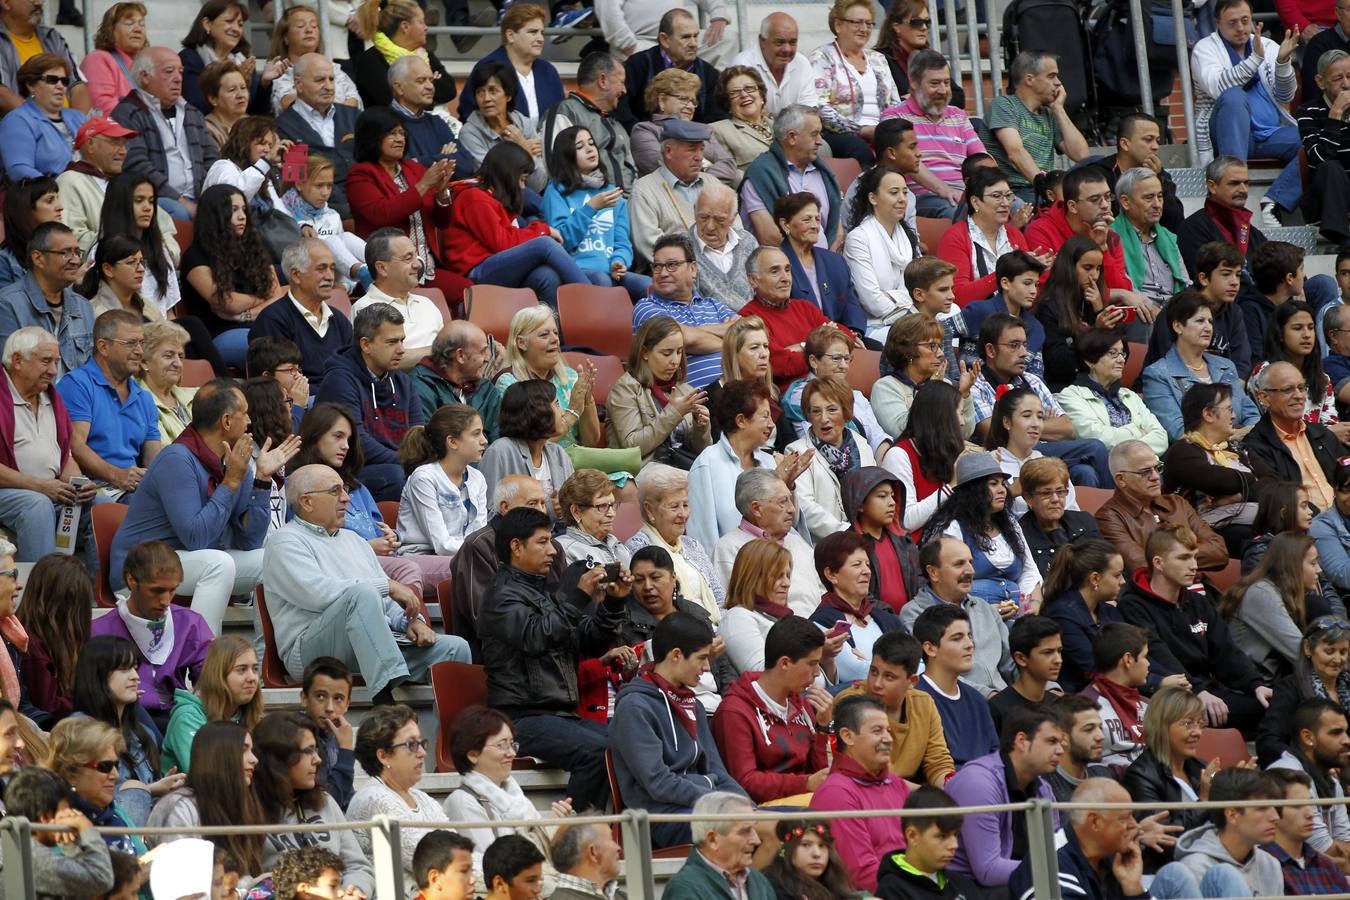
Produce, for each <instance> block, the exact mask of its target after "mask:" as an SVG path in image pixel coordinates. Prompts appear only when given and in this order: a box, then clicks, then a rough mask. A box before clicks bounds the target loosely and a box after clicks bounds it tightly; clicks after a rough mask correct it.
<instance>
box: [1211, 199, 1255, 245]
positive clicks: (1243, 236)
mask: <svg viewBox="0 0 1350 900" xmlns="http://www.w3.org/2000/svg"><path fill="white" fill-rule="evenodd" d="M1205 212H1207V213H1209V217H1210V218H1211V219H1213V220H1214V225H1215V227H1216V228H1218V229H1219V234H1221V235H1223V238H1224V240H1225V241H1227V242H1228V243H1230V244H1232V245H1233V246H1235V247H1237V248H1238V249H1239V250H1241V251H1242V255H1243V256H1244V257H1245V256H1246V255H1247V242H1248V241H1249V240H1250V239H1251V236H1252V212H1251V210H1249V209H1233V208H1232V207H1231V206H1225V205H1223V204H1222V203H1220V202H1219V201H1217V200H1215V199H1214V198H1213V197H1211V198H1209V199H1208V200H1206V201H1205Z"/></svg>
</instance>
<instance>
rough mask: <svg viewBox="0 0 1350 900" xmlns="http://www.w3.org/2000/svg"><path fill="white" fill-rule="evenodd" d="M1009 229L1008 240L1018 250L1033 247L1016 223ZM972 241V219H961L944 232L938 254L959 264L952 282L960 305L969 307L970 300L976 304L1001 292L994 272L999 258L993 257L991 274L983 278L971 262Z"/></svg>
mask: <svg viewBox="0 0 1350 900" xmlns="http://www.w3.org/2000/svg"><path fill="white" fill-rule="evenodd" d="M1006 227H1007V229H1008V243H1010V244H1012V245H1013V247H1014V248H1015V249H1018V250H1030V249H1031V248H1030V247H1028V246H1027V239H1026V238H1025V237H1023V236H1022V232H1020V231H1018V230H1017V229H1016V228H1014V227H1013V226H1012V225H1008V226H1006ZM972 246H973V245H972V244H971V240H970V220H969V219H967V220H966V221H964V222H957V223H956V224H955V225H953V226H952V227H951V228H948V229H947V231H946V233H944V234H943V235H942V240H940V241H938V245H937V255H938V257H939V258H940V259H942V260H944V261H946V262H949V263H951V264H952V265H954V266H956V277H955V279H954V280H953V282H952V284H953V285H954V287H955V289H956V290H955V294H956V305H957V306H965V305H966V304H968V303H974V302H975V301H976V300H984V299H987V298H989V297H992V296H994V294H995V293H996V292H997V291H998V276H997V275H995V274H994V266H995V265H996V264H997V263H998V260H991V261H990V263H989V274H988V275H986V276H984V277H983V278H979V277H977V276H976V274H975V265H974V263H972V262H971V260H970V257H971V250H972Z"/></svg>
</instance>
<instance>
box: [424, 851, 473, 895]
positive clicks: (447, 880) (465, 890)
mask: <svg viewBox="0 0 1350 900" xmlns="http://www.w3.org/2000/svg"><path fill="white" fill-rule="evenodd" d="M422 894H423V895H424V896H425V897H426V898H427V900H473V854H472V853H470V852H469V851H468V850H460V849H458V848H456V849H455V855H454V856H453V857H452V858H451V860H450V865H449V866H447V867H446V868H445V870H444V871H440V870H433V871H432V872H431V878H430V879H429V880H428V884H427V889H426V890H425V891H423V892H422Z"/></svg>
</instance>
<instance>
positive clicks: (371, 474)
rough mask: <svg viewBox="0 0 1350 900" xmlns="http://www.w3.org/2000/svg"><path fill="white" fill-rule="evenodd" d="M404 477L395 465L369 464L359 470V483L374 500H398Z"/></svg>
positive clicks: (399, 467) (400, 467)
mask: <svg viewBox="0 0 1350 900" xmlns="http://www.w3.org/2000/svg"><path fill="white" fill-rule="evenodd" d="M406 477H407V476H406V475H405V474H404V472H403V467H402V466H400V465H398V464H397V463H370V464H369V465H367V466H366V467H365V468H363V469H362V470H361V483H362V484H364V485H365V486H366V488H367V489H368V490H369V491H370V493H371V496H373V497H374V498H375V499H376V500H395V501H396V500H398V499H400V498H401V497H402V496H403V481H404V479H405V478H406ZM391 527H392V526H391Z"/></svg>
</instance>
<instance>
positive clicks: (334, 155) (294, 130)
mask: <svg viewBox="0 0 1350 900" xmlns="http://www.w3.org/2000/svg"><path fill="white" fill-rule="evenodd" d="M333 109H334V110H335V112H334V113H333V142H334V143H335V144H336V145H337V146H332V147H330V146H328V145H326V144H324V142H323V139H322V138H320V137H319V135H318V133H317V132H316V131H315V130H314V129H313V128H311V127H310V126H309V123H308V122H306V121H305V120H304V119H303V118H301V116H300V113H298V112H296V110H295V106H294V105H292V106H291V107H290V108H289V109H287V110H286V111H285V112H283V113H282V114H281V115H279V116H277V137H280V138H283V139H285V140H288V141H295V142H296V143H297V144H308V145H309V152H310V153H322V154H323V155H324V156H326V157H328V158H329V159H330V160H332V162H333V166H334V167H335V169H336V171H335V172H334V173H333V178H334V180H333V195H332V196H331V197H329V198H328V205H329V206H331V207H333V209H335V210H337V211H338V215H340V216H342V218H344V219H346V218H349V217H350V216H351V214H352V212H351V207H350V206H348V205H347V170H348V169H350V168H351V167H352V164H353V163H354V162H356V158H355V156H354V155H353V153H354V147H355V144H356V142H355V137H356V118H357V116H359V115H361V110H359V109H357V108H356V107H354V106H348V105H347V104H345V103H334V104H333Z"/></svg>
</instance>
